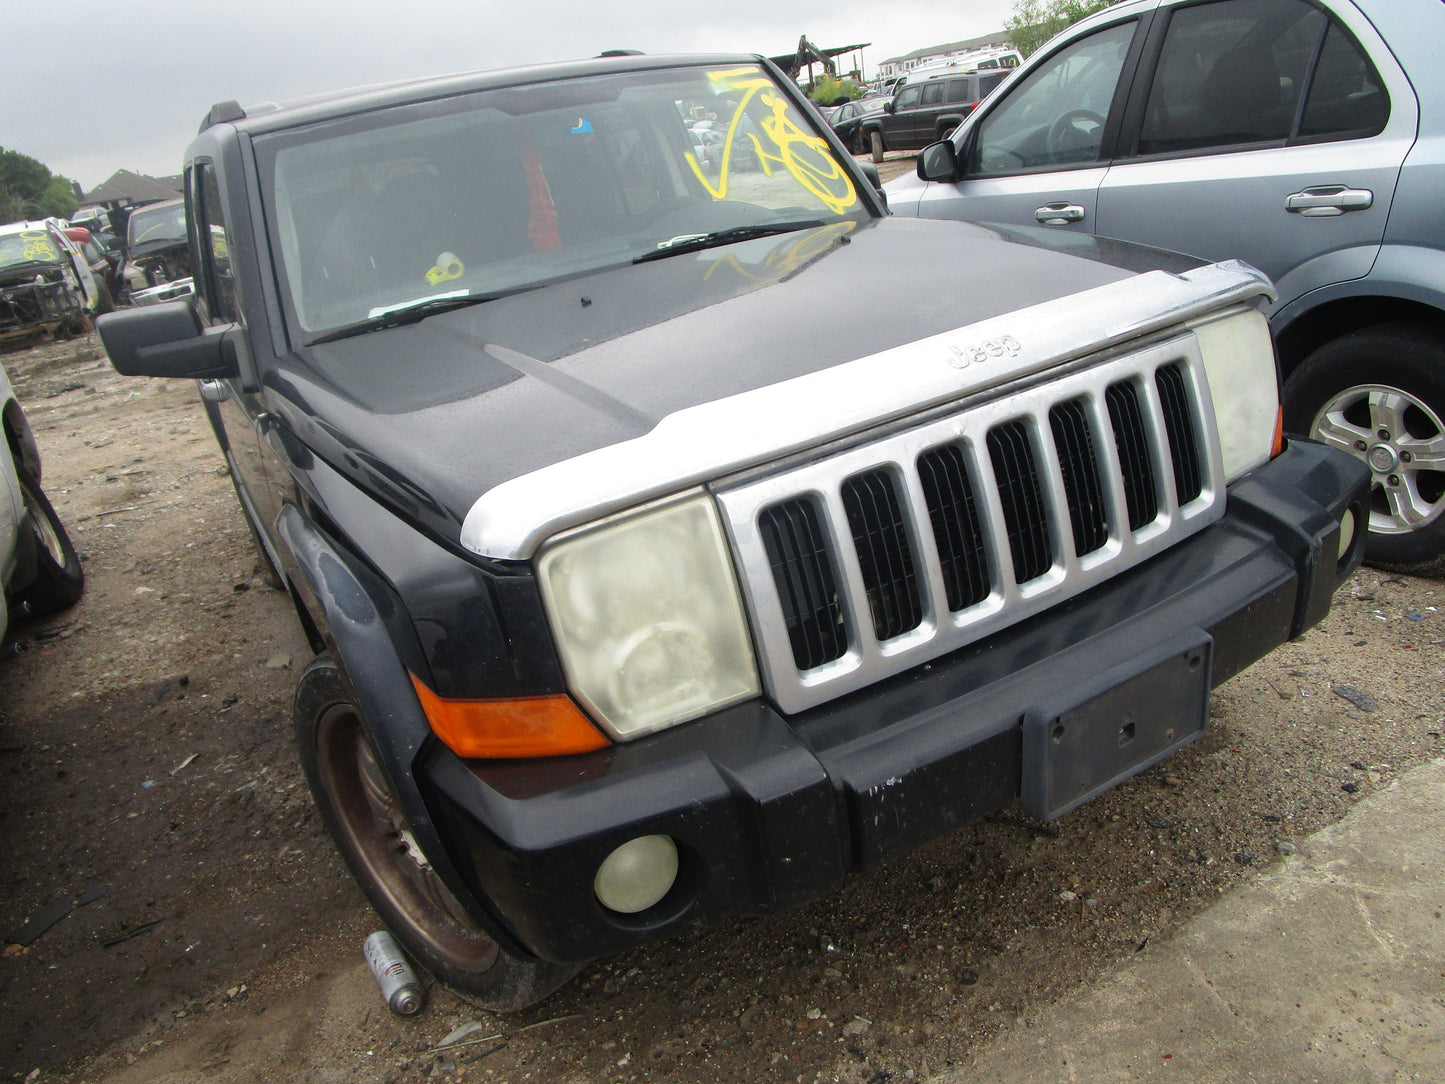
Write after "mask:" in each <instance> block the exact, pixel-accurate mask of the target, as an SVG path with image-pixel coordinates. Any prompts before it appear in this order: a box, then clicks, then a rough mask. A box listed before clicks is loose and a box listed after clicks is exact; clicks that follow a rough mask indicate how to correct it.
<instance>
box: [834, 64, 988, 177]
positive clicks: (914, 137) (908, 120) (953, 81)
mask: <svg viewBox="0 0 1445 1084" xmlns="http://www.w3.org/2000/svg"><path fill="white" fill-rule="evenodd" d="M1007 75H1008V72H1007V71H1003V70H998V71H990V72H972V73H968V74H964V75H949V76H940V77H938V78H937V79H922V80H919V81H917V82H909V83H908V85H907V86H905V87H903V88H902V89H901V90H900V91H899V92H898V94H897V95H896V96H895V97H894V98H893V99H892V100H891V101H888V102H885V103H884V105H883V111H882V112H881V113H874V114H871V115H869V116H867V117H864V118H863V119H862V121H861V122H860V123H859V125H858V138H859V141H860V142H861V143H862V144H863V145H864V146H866V147H867V148H868V149H869V150H871V151H872V153H873V161H875V162H881V161H883V155H884V152H886V151H916V150H918V148H919V147H926V146H927V145H928V144H930V143H932V142H933V141H934V140H937V139H942V138H943V137H944V136H946V135H948V134H949V133H950V132H952V131H953V130H954V129H955V128H957V127H958V126H959V125H960V124H962V123H963V120H964V118H965V117H967V116H968V115H969V114H970V113H972V112H973V111H974V110H975V109H976V108H978V103H979V102H981V101H983V99H984V98H987V97H988V95H989V94H990V93H991V92H992V91H993V89H994V88H995V87H997V86H998V85H999V84H1000V83H1002V82H1003V81H1004V79H1005V77H1006V76H1007Z"/></svg>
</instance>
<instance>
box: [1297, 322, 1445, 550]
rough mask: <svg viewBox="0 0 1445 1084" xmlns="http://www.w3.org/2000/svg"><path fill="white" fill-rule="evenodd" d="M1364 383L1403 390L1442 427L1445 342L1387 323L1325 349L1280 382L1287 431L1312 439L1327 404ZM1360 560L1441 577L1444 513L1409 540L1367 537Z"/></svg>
mask: <svg viewBox="0 0 1445 1084" xmlns="http://www.w3.org/2000/svg"><path fill="white" fill-rule="evenodd" d="M1367 384H1369V385H1380V386H1385V387H1391V388H1398V389H1399V390H1400V391H1403V392H1407V393H1408V394H1410V395H1411V396H1413V397H1414V398H1416V399H1418V400H1420V401H1421V402H1423V403H1425V404H1426V405H1428V406H1429V407H1430V409H1431V410H1433V411H1434V412H1435V416H1436V417H1437V418H1440V419H1441V420H1442V421H1445V337H1442V336H1441V335H1439V334H1438V333H1436V332H1434V331H1433V330H1432V329H1430V328H1427V327H1424V326H1421V325H1417V324H1386V325H1381V326H1378V327H1373V328H1367V329H1365V330H1363V331H1356V332H1353V333H1351V334H1348V335H1342V336H1340V337H1339V338H1337V339H1332V340H1331V341H1329V342H1327V343H1325V344H1324V345H1323V346H1321V347H1319V348H1318V349H1317V350H1315V351H1314V352H1313V353H1311V354H1310V355H1309V356H1308V357H1306V358H1305V360H1304V361H1302V362H1301V363H1300V365H1299V366H1298V367H1297V368H1296V369H1295V370H1294V371H1293V372H1292V373H1290V375H1289V377H1288V379H1286V380H1285V382H1284V427H1285V430H1286V432H1290V433H1295V434H1298V435H1300V436H1309V435H1310V431H1311V430H1312V429H1313V428H1314V420H1315V417H1316V416H1317V415H1318V414H1319V412H1320V410H1321V409H1323V407H1324V405H1325V404H1326V403H1328V402H1329V401H1330V400H1331V399H1332V398H1334V397H1335V396H1336V395H1338V394H1339V393H1340V392H1342V391H1345V390H1346V389H1348V388H1352V387H1359V386H1362V385H1367ZM1365 559H1366V560H1367V561H1368V562H1369V563H1370V564H1373V565H1377V566H1379V567H1381V568H1389V569H1394V570H1398V571H1404V572H1412V573H1415V574H1429V573H1438V572H1441V571H1445V515H1442V516H1440V517H1438V518H1436V519H1435V520H1434V521H1433V522H1431V523H1429V524H1428V525H1426V526H1425V527H1423V528H1421V529H1420V530H1417V531H1414V532H1411V533H1410V534H1378V533H1371V534H1370V536H1369V540H1368V543H1367V546H1366V551H1365Z"/></svg>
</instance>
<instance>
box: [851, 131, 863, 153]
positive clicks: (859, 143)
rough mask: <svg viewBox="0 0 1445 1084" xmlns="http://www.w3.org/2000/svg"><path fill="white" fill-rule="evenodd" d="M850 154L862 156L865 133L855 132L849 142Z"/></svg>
mask: <svg viewBox="0 0 1445 1084" xmlns="http://www.w3.org/2000/svg"><path fill="white" fill-rule="evenodd" d="M848 153H849V154H855V155H856V154H862V153H863V133H862V132H860V131H855V132H854V133H853V135H852V137H851V138H850V139H849V140H848Z"/></svg>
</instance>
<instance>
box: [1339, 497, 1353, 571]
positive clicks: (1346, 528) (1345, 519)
mask: <svg viewBox="0 0 1445 1084" xmlns="http://www.w3.org/2000/svg"><path fill="white" fill-rule="evenodd" d="M1354 540H1355V510H1354V509H1353V508H1346V509H1345V514H1344V515H1343V516H1341V517H1340V560H1341V561H1343V560H1344V559H1345V555H1346V554H1347V553H1349V552H1350V543H1351V542H1353V541H1354Z"/></svg>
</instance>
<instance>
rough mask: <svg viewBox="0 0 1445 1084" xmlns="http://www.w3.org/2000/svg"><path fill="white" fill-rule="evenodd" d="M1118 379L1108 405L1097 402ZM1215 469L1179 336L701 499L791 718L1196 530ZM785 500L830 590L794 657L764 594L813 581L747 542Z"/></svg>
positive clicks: (1214, 506) (778, 609)
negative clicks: (826, 645)
mask: <svg viewBox="0 0 1445 1084" xmlns="http://www.w3.org/2000/svg"><path fill="white" fill-rule="evenodd" d="M1165 367H1171V368H1170V373H1169V374H1168V375H1167V376H1165V377H1161V376H1160V375H1159V371H1160V370H1161V369H1162V368H1165ZM1120 387H1127V389H1128V390H1127V393H1126V394H1125V395H1124V396H1123V399H1125V400H1126V401H1125V402H1123V403H1118V402H1116V403H1115V405H1114V409H1113V410H1111V409H1110V404H1109V401H1110V399H1111V398H1112V399H1115V400H1119V399H1120V398H1121V395H1120V393H1119V392H1118V391H1117V389H1118V388H1120ZM1111 389H1116V390H1113V391H1111ZM1121 411H1122V413H1121ZM1125 415H1127V419H1126V418H1125ZM1055 417H1058V418H1059V419H1060V420H1059V422H1058V424H1059V426H1060V428H1059V430H1058V433H1057V434H1056V431H1055V421H1054V419H1055ZM1116 417H1118V418H1120V419H1121V421H1120V426H1121V427H1124V428H1125V429H1126V430H1127V431H1126V432H1125V433H1124V435H1123V436H1122V437H1121V436H1120V435H1119V434H1118V433H1117V432H1116V429H1115V426H1114V423H1113V420H1112V419H1113V418H1116ZM1191 472H1194V473H1197V475H1198V477H1199V480H1200V484H1199V487H1198V495H1197V497H1195V498H1194V499H1192V500H1189V501H1187V502H1186V503H1185V504H1184V505H1183V506H1182V507H1180V506H1179V505H1178V504H1177V500H1176V494H1177V493H1178V492H1179V490H1180V488H1181V486H1182V485H1183V483H1181V482H1178V481H1176V479H1179V478H1189V477H1190V476H1191ZM1222 472H1223V467H1222V464H1221V460H1220V450H1219V440H1218V435H1217V431H1216V428H1215V423H1214V414H1213V409H1212V406H1211V404H1210V402H1209V398H1208V393H1207V382H1206V381H1205V379H1204V375H1203V366H1202V364H1201V362H1200V359H1199V355H1198V348H1197V345H1196V343H1195V340H1194V337H1193V336H1192V335H1182V336H1179V337H1177V338H1175V339H1171V340H1169V341H1167V342H1163V343H1159V344H1157V345H1155V346H1151V347H1148V348H1145V349H1143V350H1139V351H1136V352H1134V353H1131V354H1127V355H1124V356H1122V357H1115V358H1111V359H1109V360H1107V361H1105V362H1102V363H1100V364H1098V365H1095V366H1093V367H1090V368H1087V369H1080V370H1076V371H1073V372H1070V373H1068V374H1066V375H1064V376H1062V377H1059V378H1058V379H1056V380H1054V381H1051V382H1049V383H1044V384H1038V385H1035V386H1033V387H1030V388H1026V389H1022V390H1014V391H1012V392H1011V393H1010V394H1008V395H1007V396H1005V397H1003V398H1000V399H998V400H994V401H991V402H985V403H981V404H977V405H971V406H969V407H967V408H965V409H962V410H960V411H959V412H958V413H956V414H953V415H947V416H943V417H935V418H933V419H930V420H929V421H927V422H924V423H921V424H919V425H917V426H915V427H913V428H905V429H901V430H899V431H895V432H891V433H888V434H886V435H883V436H880V437H878V438H877V439H875V440H872V441H869V442H867V443H862V444H859V445H855V446H853V447H849V448H846V449H844V450H842V451H839V452H836V453H833V454H830V455H827V456H825V457H823V458H820V459H817V460H815V461H812V462H806V463H804V464H803V465H800V466H792V467H789V468H788V469H786V470H782V471H780V472H778V473H776V474H772V475H765V476H763V477H762V478H760V479H756V480H747V481H744V482H741V483H738V484H736V485H732V486H729V485H722V486H719V487H718V488H717V491H716V493H717V498H718V500H719V503H720V504H721V505H722V507H723V509H724V515H725V521H726V522H727V524H728V530H729V532H730V535H731V539H732V544H733V546H734V548H735V553H736V557H737V562H738V567H739V570H740V573H741V578H742V581H743V588H744V595H745V598H746V600H747V605H748V608H749V614H750V617H751V619H752V621H753V626H754V634H755V638H756V640H757V646H758V655H759V662H760V665H761V668H762V671H763V674H764V681H765V684H766V686H767V688H768V691H769V693H770V695H772V696H773V698H774V699H775V700H776V701H777V703H778V705H779V706H780V707H781V708H782V709H783V710H784V711H787V712H794V711H800V710H804V709H806V708H809V707H813V706H816V705H817V704H820V703H823V702H825V701H827V700H829V699H832V698H833V697H835V696H839V695H842V694H843V693H847V692H851V691H853V690H856V689H859V688H862V687H864V686H866V685H868V684H871V683H872V682H874V681H878V680H880V679H882V678H884V677H887V676H889V675H891V674H895V673H898V672H900V671H902V670H904V669H906V668H908V667H910V666H914V665H917V664H920V663H923V662H926V661H928V660H929V659H931V658H935V657H937V656H939V655H941V654H943V653H945V652H947V651H951V650H954V649H956V648H958V647H961V646H963V645H965V644H968V643H970V642H973V641H975V640H978V639H980V638H982V637H984V636H987V635H988V634H989V633H991V632H994V631H996V630H998V629H1000V628H1004V627H1006V626H1008V625H1010V624H1013V623H1014V622H1016V621H1019V620H1022V619H1024V618H1026V617H1029V616H1031V615H1033V614H1035V613H1038V612H1039V611H1041V610H1043V609H1045V608H1046V607H1048V606H1051V605H1054V604H1055V603H1057V602H1061V601H1063V600H1064V599H1066V598H1069V597H1071V596H1073V595H1075V594H1078V593H1079V592H1081V591H1084V590H1087V589H1088V588H1089V587H1092V586H1094V585H1096V584H1098V583H1101V582H1103V581H1104V580H1106V579H1108V578H1110V577H1111V576H1113V575H1115V574H1117V573H1118V572H1120V571H1122V570H1123V569H1125V568H1128V567H1130V566H1131V565H1134V564H1137V563H1138V562H1140V561H1142V560H1145V559H1146V558H1148V557H1150V556H1152V555H1153V554H1155V553H1158V552H1160V551H1161V550H1163V549H1165V548H1167V547H1168V546H1170V545H1173V544H1174V543H1175V542H1177V541H1179V540H1180V539H1182V538H1184V537H1187V536H1188V535H1190V534H1193V533H1194V532H1195V531H1198V530H1200V529H1202V528H1203V527H1205V526H1207V525H1208V524H1209V523H1212V522H1214V520H1216V519H1217V518H1218V517H1219V516H1220V515H1221V514H1222V512H1223V508H1224V500H1225V492H1224V479H1223V473H1222ZM1131 484H1132V485H1133V487H1134V489H1135V494H1134V500H1133V507H1134V512H1135V515H1134V519H1135V521H1136V524H1135V525H1133V526H1131V523H1130V507H1131V502H1130V498H1129V497H1128V496H1127V493H1128V490H1129V488H1130V485H1131ZM1187 488H1188V489H1192V488H1193V482H1192V481H1191V482H1190V483H1189V486H1188V487H1187ZM800 504H805V505H806V506H808V507H811V508H812V509H813V510H814V512H815V513H816V519H817V529H818V531H819V532H820V534H821V540H822V547H823V549H822V551H821V552H820V553H819V554H817V555H814V556H812V557H807V556H804V555H802V554H801V551H800V556H799V558H798V560H799V561H803V562H806V561H815V562H821V566H826V567H827V568H828V569H831V572H832V574H834V575H836V577H837V581H838V582H837V583H836V584H835V585H834V597H833V598H832V599H831V600H823V601H824V603H825V604H824V605H823V606H822V607H821V608H820V607H818V606H813V607H812V609H811V610H810V611H809V612H816V613H821V614H823V615H824V616H823V617H821V618H814V619H815V620H830V621H832V620H835V621H837V622H838V625H837V627H836V628H833V629H830V630H826V631H829V632H832V633H834V634H836V638H835V640H834V642H833V646H832V649H831V650H822V651H808V652H799V651H797V650H795V648H796V642H797V639H798V630H797V628H796V624H797V621H798V620H799V619H800V618H799V607H798V606H797V605H796V604H795V603H794V602H793V601H791V600H790V599H788V598H784V597H783V595H785V594H787V593H788V592H789V591H792V590H793V588H792V587H791V586H790V585H792V584H794V583H798V582H801V583H808V584H812V583H815V582H820V581H821V579H823V578H824V577H823V574H822V572H820V571H819V570H818V569H813V570H809V569H806V568H801V567H799V568H793V569H791V570H790V572H789V573H788V576H786V577H784V578H783V579H782V580H776V579H775V574H774V571H773V567H772V566H773V563H774V561H773V560H772V559H771V558H772V557H774V556H775V555H771V554H770V553H769V552H768V547H769V546H770V545H771V546H773V548H776V544H775V543H766V542H765V541H764V535H766V534H767V533H768V532H769V531H771V530H773V529H774V528H773V527H772V526H771V524H772V522H773V520H774V519H775V518H776V517H777V515H778V514H779V513H778V511H777V510H779V509H786V510H789V511H792V510H793V509H795V508H796V507H797V506H799V505H800ZM1151 506H1152V513H1151ZM1141 509H1142V512H1141ZM1010 521H1011V522H1010ZM1010 526H1012V532H1011V531H1010ZM1011 534H1012V542H1011V540H1010V535H1011ZM860 553H861V557H860ZM821 566H820V567H821ZM780 584H781V585H782V588H781V589H780V586H779V585H780ZM780 590H781V593H780ZM804 616H805V617H806V615H804ZM790 621H791V622H792V623H793V626H794V627H793V628H791V629H790V627H789V622H790ZM819 638H820V637H819V636H813V637H812V638H811V640H809V642H811V641H812V640H817V639H819ZM821 638H822V639H827V637H826V636H823V637H821Z"/></svg>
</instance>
